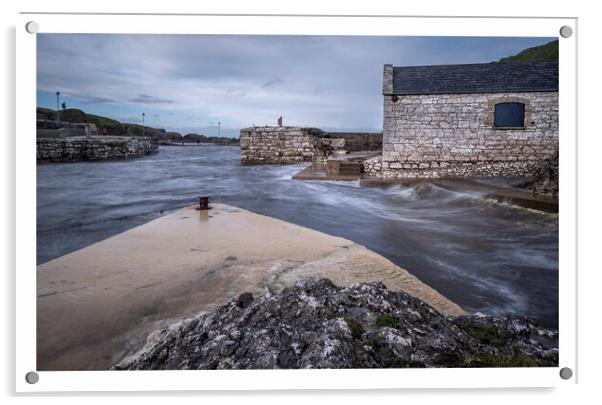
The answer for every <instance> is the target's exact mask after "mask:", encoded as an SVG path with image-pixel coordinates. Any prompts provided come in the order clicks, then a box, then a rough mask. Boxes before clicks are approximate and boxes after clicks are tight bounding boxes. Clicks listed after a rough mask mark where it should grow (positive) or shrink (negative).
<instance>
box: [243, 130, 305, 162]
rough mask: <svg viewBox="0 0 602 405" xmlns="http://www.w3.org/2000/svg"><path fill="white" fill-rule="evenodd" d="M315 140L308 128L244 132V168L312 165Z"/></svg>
mask: <svg viewBox="0 0 602 405" xmlns="http://www.w3.org/2000/svg"><path fill="white" fill-rule="evenodd" d="M314 142H315V137H314V136H313V135H312V134H311V131H309V130H308V129H306V128H299V127H255V128H243V129H241V130H240V162H241V164H289V163H301V162H311V160H312V158H313V155H314Z"/></svg>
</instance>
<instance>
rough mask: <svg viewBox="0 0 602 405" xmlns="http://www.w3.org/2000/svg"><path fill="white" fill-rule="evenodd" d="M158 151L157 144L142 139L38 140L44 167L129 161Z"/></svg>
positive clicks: (135, 137)
mask: <svg viewBox="0 0 602 405" xmlns="http://www.w3.org/2000/svg"><path fill="white" fill-rule="evenodd" d="M158 148H159V147H158V145H157V143H156V142H155V141H152V140H151V139H150V138H148V137H140V136H131V137H128V136H94V137H71V138H38V139H37V161H38V163H43V162H77V161H95V160H111V159H129V158H135V157H140V156H145V155H149V154H152V153H156V152H157V151H158Z"/></svg>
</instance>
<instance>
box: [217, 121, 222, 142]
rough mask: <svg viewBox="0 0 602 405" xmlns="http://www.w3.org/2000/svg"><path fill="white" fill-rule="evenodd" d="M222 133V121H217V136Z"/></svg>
mask: <svg viewBox="0 0 602 405" xmlns="http://www.w3.org/2000/svg"><path fill="white" fill-rule="evenodd" d="M221 134H222V123H221V122H219V121H218V122H217V137H218V138H219V137H220V136H221Z"/></svg>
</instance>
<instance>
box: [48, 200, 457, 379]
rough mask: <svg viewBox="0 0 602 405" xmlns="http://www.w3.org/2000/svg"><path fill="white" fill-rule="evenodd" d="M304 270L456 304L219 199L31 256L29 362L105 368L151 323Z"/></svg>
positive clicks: (394, 271)
mask: <svg viewBox="0 0 602 405" xmlns="http://www.w3.org/2000/svg"><path fill="white" fill-rule="evenodd" d="M307 276H325V277H328V278H330V279H332V280H333V281H334V282H335V283H336V284H339V285H350V284H352V283H355V282H365V281H382V282H384V283H385V284H386V285H387V286H388V287H389V288H392V289H397V290H404V291H406V292H408V293H410V294H412V295H414V296H416V297H418V298H421V299H422V300H424V301H426V302H427V303H429V304H431V305H432V306H433V307H434V308H435V309H437V310H439V311H440V312H442V313H444V314H446V315H450V316H456V315H461V314H463V313H464V311H463V310H462V308H460V307H459V306H458V305H456V304H455V303H453V302H451V301H450V300H448V299H447V298H445V297H443V296H442V295H441V294H439V293H438V292H437V291H435V290H433V289H432V288H430V287H429V286H427V285H425V284H424V283H422V282H421V281H420V280H418V279H417V278H416V277H414V276H412V275H411V274H410V273H408V272H407V271H406V270H404V269H402V268H400V267H398V266H396V265H395V264H393V263H392V262H390V261H389V260H387V259H385V258H383V257H382V256H379V255H377V254H376V253H374V252H372V251H370V250H368V249H366V248H365V247H363V246H360V245H357V244H355V243H354V242H351V241H349V240H346V239H343V238H339V237H334V236H330V235H326V234H324V233H321V232H317V231H313V230H311V229H308V228H304V227H301V226H297V225H293V224H290V223H287V222H284V221H281V220H277V219H274V218H270V217H266V216H262V215H258V214H254V213H252V212H249V211H245V210H242V209H239V208H236V207H232V206H229V205H225V204H213V208H212V209H211V210H209V211H197V210H195V208H194V207H187V208H183V209H181V210H179V211H176V212H174V213H172V214H169V215H165V216H163V217H161V218H158V219H156V220H154V221H151V222H149V223H147V224H145V225H142V226H139V227H137V228H134V229H131V230H129V231H126V232H123V233H121V234H119V235H116V236H113V237H111V238H109V239H106V240H104V241H101V242H98V243H96V244H93V245H91V246H88V247H86V248H84V249H81V250H78V251H76V252H73V253H70V254H67V255H65V256H63V257H60V258H57V259H55V260H52V261H50V262H47V263H44V264H42V265H40V266H38V275H37V294H38V301H37V302H38V304H37V310H38V314H37V342H38V343H37V349H38V365H37V366H38V367H37V369H38V370H102V369H108V368H110V367H111V366H112V365H113V364H114V363H115V362H116V361H118V360H119V359H120V358H121V357H123V356H124V355H125V354H127V353H128V352H130V351H133V350H136V349H137V348H139V347H140V345H141V344H142V343H143V342H144V340H145V339H146V336H147V335H148V334H149V332H151V331H152V330H154V329H155V328H158V327H160V326H162V325H165V324H166V323H170V322H173V321H174V320H176V319H179V318H183V317H186V316H190V315H192V314H195V313H198V312H199V311H206V310H211V309H213V308H215V307H216V306H218V305H220V304H223V303H224V302H226V301H227V300H228V299H229V298H230V297H232V296H235V295H238V294H241V293H243V292H246V291H250V292H252V293H253V294H263V293H265V292H266V291H269V290H278V289H280V288H282V287H284V286H287V285H290V284H292V283H294V282H295V281H296V280H299V279H301V278H304V277H307Z"/></svg>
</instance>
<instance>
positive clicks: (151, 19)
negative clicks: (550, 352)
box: [15, 13, 578, 392]
mask: <svg viewBox="0 0 602 405" xmlns="http://www.w3.org/2000/svg"><path fill="white" fill-rule="evenodd" d="M108 20H110V24H107V21H108ZM310 20H313V21H314V22H315V23H313V24H312V23H311V21H310ZM28 21H36V22H37V23H38V24H39V27H40V32H41V33H51V32H54V33H67V32H70V33H76V32H77V33H138V34H142V33H145V34H151V33H152V34H274V35H284V34H287V35H308V34H311V35H384V36H393V35H399V36H402V35H406V36H408V35H412V36H541V37H558V36H559V30H560V27H562V26H563V25H569V26H571V27H572V28H573V30H574V33H573V35H572V36H571V37H570V38H562V37H560V38H559V39H560V105H559V108H560V122H559V126H560V167H561V170H560V182H561V184H562V185H561V189H560V198H559V203H560V216H559V230H560V237H559V243H560V244H559V249H560V251H559V277H558V278H559V284H560V285H559V317H560V319H559V321H560V322H559V331H560V342H559V354H560V362H559V366H560V367H550V368H506V369H428V370H426V369H393V370H392V369H375V370H372V369H371V370H365V369H354V370H218V371H214V370H202V371H73V372H72V371H69V372H67V371H53V372H49V371H47V372H39V373H38V374H39V376H40V380H39V382H38V383H37V384H33V385H32V384H28V383H26V381H25V374H26V373H27V372H29V371H35V369H36V243H35V240H36V215H35V212H36V152H35V151H36V147H35V139H36V135H35V134H36V129H35V121H34V120H33V119H32V117H33V115H34V113H35V108H36V35H35V34H29V33H27V32H26V31H25V24H26V23H27V22H28ZM577 34H578V33H577V19H576V18H517V17H504V18H487V17H478V18H477V17H457V18H456V17H400V16H399V17H387V16H378V17H376V16H292V15H290V16H284V15H279V16H276V15H274V16H268V15H248V16H241V15H231V16H228V15H185V14H172V15H156V14H147V15H138V14H135V15H132V14H128V15H124V14H92V13H90V14H77V13H73V14H52V13H47V14H45V13H39V14H37V13H22V14H20V15H19V16H18V18H17V69H16V71H17V83H16V87H17V98H16V108H17V117H16V123H17V132H16V146H17V156H16V173H17V179H16V180H17V181H16V215H17V216H16V221H17V227H16V246H17V249H16V263H17V269H16V310H17V313H16V320H17V321H16V370H15V372H16V391H17V392H49V391H134V390H136V391H152V390H259V389H368V388H371V389H379V388H435V387H437V388H472V387H480V388H482V387H555V386H560V385H564V384H574V383H576V381H577V378H576V374H577V363H576V359H577V356H576V350H577V347H576V331H577V329H576V326H577V312H576V299H577V291H576V287H577V264H576V214H577V212H576V196H577V194H576V174H577V173H576V163H577V156H576V154H577V148H576V146H577V128H576V118H577V117H576V115H577V108H576V107H577V98H576V89H577V88H576V61H577V59H576V56H577V54H576V53H577ZM562 367H570V368H571V369H572V370H573V372H574V373H575V375H574V377H573V378H572V379H570V380H562V379H561V378H560V376H559V370H560V368H562Z"/></svg>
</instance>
